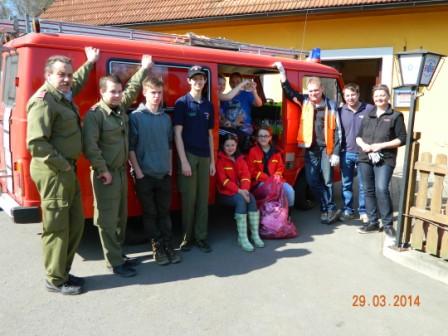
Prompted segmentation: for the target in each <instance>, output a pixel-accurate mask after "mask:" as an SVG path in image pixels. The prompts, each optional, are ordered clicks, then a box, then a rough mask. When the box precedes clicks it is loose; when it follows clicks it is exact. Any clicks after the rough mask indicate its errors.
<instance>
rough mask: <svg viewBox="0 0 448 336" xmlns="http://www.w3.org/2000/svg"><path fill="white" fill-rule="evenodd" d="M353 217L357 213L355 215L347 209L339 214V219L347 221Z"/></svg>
mask: <svg viewBox="0 0 448 336" xmlns="http://www.w3.org/2000/svg"><path fill="white" fill-rule="evenodd" d="M353 218H355V215H353V213H352V212H350V211H347V210H345V211H344V212H343V213H342V214H341V216H339V219H340V220H341V221H343V222H345V221H349V220H352V219H353Z"/></svg>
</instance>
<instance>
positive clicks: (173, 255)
mask: <svg viewBox="0 0 448 336" xmlns="http://www.w3.org/2000/svg"><path fill="white" fill-rule="evenodd" d="M165 252H166V255H167V257H168V259H169V261H170V262H171V263H172V264H177V263H180V262H181V260H182V258H181V256H180V255H179V253H177V252H176V251H174V249H173V247H172V246H171V244H170V243H166V244H165Z"/></svg>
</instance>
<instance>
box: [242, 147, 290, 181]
mask: <svg viewBox="0 0 448 336" xmlns="http://www.w3.org/2000/svg"><path fill="white" fill-rule="evenodd" d="M263 157H264V153H263V150H262V149H261V147H260V146H258V145H255V146H253V147H252V148H251V149H250V151H249V154H248V155H247V159H246V160H247V165H248V166H249V171H250V176H251V178H252V187H254V186H256V185H257V184H258V183H260V182H264V181H266V180H267V179H268V177H269V176H272V175H279V176H282V177H283V171H284V170H285V165H284V164H283V159H282V155H281V153H280V152H279V151H277V150H275V151H274V154H272V156H271V157H270V158H269V161H268V172H269V174H266V173H265V172H264V165H263Z"/></svg>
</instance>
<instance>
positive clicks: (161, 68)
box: [108, 60, 210, 111]
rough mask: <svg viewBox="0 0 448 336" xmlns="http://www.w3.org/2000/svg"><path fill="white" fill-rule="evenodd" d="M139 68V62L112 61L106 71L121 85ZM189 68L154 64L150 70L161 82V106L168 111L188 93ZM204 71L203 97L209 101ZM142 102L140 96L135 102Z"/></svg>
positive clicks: (208, 90)
mask: <svg viewBox="0 0 448 336" xmlns="http://www.w3.org/2000/svg"><path fill="white" fill-rule="evenodd" d="M139 67H140V62H134V61H123V60H112V61H110V62H109V69H108V70H109V74H115V75H117V76H118V77H119V78H120V80H121V81H122V82H123V83H126V82H127V81H128V80H129V79H130V78H131V77H132V75H133V74H134V73H135V72H136V71H137V70H138V69H139ZM189 67H190V66H189V65H171V64H156V65H154V66H153V67H152V69H151V75H153V76H157V77H159V78H162V80H163V83H164V88H163V106H164V107H165V108H166V109H167V110H168V111H172V110H173V109H174V104H175V102H176V100H177V99H178V98H179V97H181V96H183V95H185V94H186V93H187V92H189V91H190V85H189V84H188V82H187V77H188V76H187V73H188V69H189ZM204 70H205V71H206V72H207V77H208V78H207V84H206V85H207V86H206V88H205V90H204V95H205V96H207V98H208V99H209V100H210V94H209V92H210V89H209V87H210V80H209V79H210V72H209V71H208V70H207V69H204ZM143 100H144V98H143V97H142V96H140V97H139V98H137V102H140V101H143ZM135 105H136V104H135ZM135 105H134V107H135Z"/></svg>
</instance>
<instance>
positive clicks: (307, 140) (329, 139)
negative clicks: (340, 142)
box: [297, 100, 337, 155]
mask: <svg viewBox="0 0 448 336" xmlns="http://www.w3.org/2000/svg"><path fill="white" fill-rule="evenodd" d="M325 102H326V104H325V119H324V136H325V144H326V145H327V146H326V152H327V154H328V155H331V154H333V149H334V132H335V130H336V126H337V121H336V113H337V112H336V111H335V110H333V109H329V108H328V105H329V104H328V102H327V101H325ZM313 131H314V106H313V104H311V102H310V101H309V100H307V101H305V102H304V104H303V108H302V115H301V117H300V125H299V131H298V132H297V144H298V146H299V147H304V148H310V147H311V144H312V142H313Z"/></svg>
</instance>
